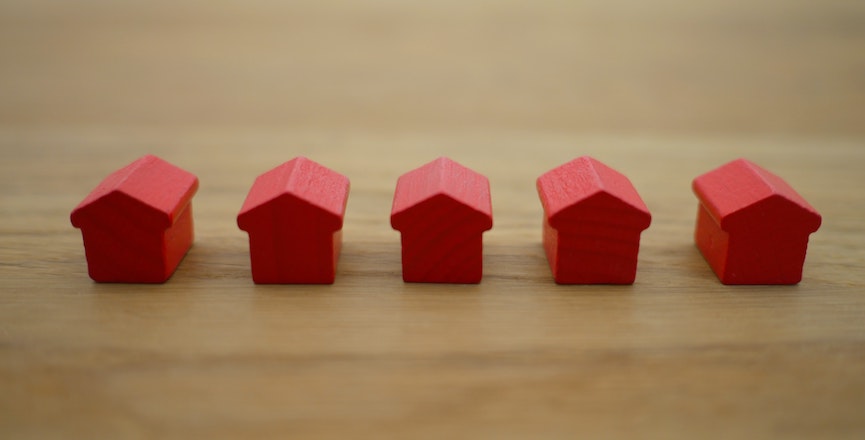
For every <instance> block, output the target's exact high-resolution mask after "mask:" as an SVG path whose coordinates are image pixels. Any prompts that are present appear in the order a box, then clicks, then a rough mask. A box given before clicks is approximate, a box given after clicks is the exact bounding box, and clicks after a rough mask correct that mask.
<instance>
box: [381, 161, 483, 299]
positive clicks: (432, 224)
mask: <svg viewBox="0 0 865 440" xmlns="http://www.w3.org/2000/svg"><path fill="white" fill-rule="evenodd" d="M390 222H391V226H393V228H394V229H396V230H398V231H400V232H401V236H402V274H403V280H404V281H406V282H419V283H479V282H480V281H481V278H482V277H483V232H484V231H487V230H489V229H491V228H492V227H493V215H492V203H491V200H490V183H489V181H488V180H487V178H486V177H484V176H482V175H481V174H478V173H476V172H474V171H472V170H470V169H468V168H466V167H464V166H462V165H460V164H458V163H456V162H454V161H452V160H450V159H448V158H445V157H442V158H439V159H436V160H434V161H432V162H430V163H428V164H426V165H424V166H422V167H420V168H417V169H415V170H412V171H409V172H408V173H406V174H404V175H402V176H400V178H399V179H398V180H397V184H396V191H395V193H394V197H393V208H392V209H391V216H390Z"/></svg>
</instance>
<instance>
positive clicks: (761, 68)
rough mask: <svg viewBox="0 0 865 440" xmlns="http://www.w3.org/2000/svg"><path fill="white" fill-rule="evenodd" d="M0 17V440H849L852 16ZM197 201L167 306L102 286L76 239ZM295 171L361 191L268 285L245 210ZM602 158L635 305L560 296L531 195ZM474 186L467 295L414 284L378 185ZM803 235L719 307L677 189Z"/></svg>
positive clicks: (584, 294)
mask: <svg viewBox="0 0 865 440" xmlns="http://www.w3.org/2000/svg"><path fill="white" fill-rule="evenodd" d="M427 3H430V4H421V3H418V2H402V1H374V2H345V3H335V2H312V1H311V2H277V1H265V0H258V1H251V2H242V3H241V2H237V3H231V2H218V1H217V2H214V1H184V2H175V1H171V2H169V1H149V2H143V1H142V2H103V1H97V0H85V1H79V2H51V1H33V0H31V1H27V2H23V1H4V2H0V220H2V221H0V438H4V439H6V438H8V439H18V438H160V439H161V438H182V439H187V438H261V437H266V438H267V437H269V438H336V437H340V438H407V437H414V438H436V439H438V438H663V439H669V438H684V439H694V438H736V439H739V438H785V439H786V438H820V439H825V438H850V439H861V438H863V437H865V270H863V269H865V267H863V266H865V223H863V220H862V217H863V214H865V193H863V191H862V188H863V187H865V174H863V169H865V145H863V142H865V82H863V78H865V6H863V3H862V2H860V1H826V2H807V1H786V0H785V1H781V0H778V1H757V2H754V1H733V2H720V1H719V2H687V1H680V0H666V1H653V2H636V1H635V2H606V1H582V2H570V1H552V0H550V1H536V2H517V1H504V2H473V1H468V2H467V1H438V2H427ZM145 153H153V154H156V155H159V156H161V157H163V158H165V159H166V160H169V161H170V162H172V163H175V164H176V165H178V166H181V167H183V168H185V169H187V170H189V171H191V172H193V173H195V174H197V175H198V176H199V178H200V180H201V188H200V190H199V193H198V195H197V196H196V197H195V199H194V201H193V204H194V207H195V221H196V235H197V236H196V243H195V245H194V247H193V249H192V250H191V251H190V253H189V254H188V255H187V257H186V259H185V260H184V261H183V262H182V264H181V266H180V269H179V270H178V272H177V273H176V274H175V275H174V277H173V278H172V279H171V280H170V281H169V282H168V283H166V284H164V285H157V286H143V285H115V284H95V283H93V282H91V281H90V280H89V278H87V275H86V263H85V260H84V253H83V248H82V243H81V237H80V234H79V232H78V231H77V230H75V229H73V228H72V226H71V225H70V223H69V217H68V216H69V212H70V211H71V209H72V208H73V207H74V206H75V204H76V203H78V202H79V201H80V200H81V199H82V198H83V197H84V196H85V195H86V194H87V192H88V191H90V190H91V189H92V188H93V187H94V186H95V185H96V183H98V182H99V180H101V179H102V178H103V177H104V176H105V175H107V174H108V173H109V172H111V171H113V170H115V169H117V168H119V167H120V166H122V165H124V164H126V163H128V162H130V161H132V160H134V159H135V158H137V157H139V156H141V155H143V154H145ZM300 154H303V155H307V156H308V157H310V158H313V159H314V160H316V161H318V162H320V163H322V164H325V165H327V166H329V167H331V168H333V169H334V170H336V171H338V172H340V173H343V174H345V175H347V176H348V177H349V178H350V179H351V182H352V189H351V195H350V197H349V203H348V210H347V215H346V220H345V229H344V240H345V242H344V248H343V253H342V258H341V260H340V262H339V267H338V274H337V280H336V283H335V284H334V285H332V286H314V287H310V286H254V285H253V284H252V282H251V279H250V272H249V261H248V248H247V241H246V236H245V234H244V233H243V232H241V231H240V230H239V229H238V228H237V226H236V223H235V216H236V214H237V212H238V210H239V209H240V206H241V203H242V201H243V198H244V197H245V195H246V192H247V190H248V189H249V186H250V185H251V184H252V181H253V179H254V178H255V176H256V175H258V174H260V173H262V172H264V171H266V170H267V169H269V168H272V167H273V166H275V165H277V164H279V163H281V162H283V161H285V160H288V159H290V158H291V157H294V156H296V155H300ZM584 154H590V155H593V156H595V157H596V158H598V159H600V160H602V161H604V162H605V163H607V164H609V165H610V166H612V167H614V168H616V169H618V170H619V171H622V172H623V173H625V174H626V175H628V176H629V177H630V178H631V180H632V181H633V182H634V184H635V186H636V187H637V189H638V190H639V191H640V193H641V195H642V196H643V198H644V199H645V201H646V204H647V205H648V206H649V208H650V209H651V211H652V214H653V223H652V226H651V227H650V228H649V229H648V230H647V231H645V233H644V235H643V241H642V248H641V253H640V262H639V269H638V274H637V282H636V284H634V285H633V286H628V287H611V286H594V287H591V286H557V285H555V284H553V282H552V278H551V276H550V273H549V268H548V267H547V264H546V260H545V259H544V256H543V251H542V248H541V245H540V233H541V229H540V221H541V208H540V203H539V202H538V198H537V194H536V192H535V188H534V181H535V179H536V178H537V176H539V175H540V174H541V173H543V172H545V171H547V170H549V169H550V168H552V167H554V166H556V165H558V164H560V163H562V162H564V161H567V160H570V159H572V158H574V157H576V156H579V155H584ZM441 155H447V156H450V157H452V158H453V159H455V160H458V161H460V162H461V163H463V164H465V165H467V166H469V167H472V168H474V169H475V170H477V171H479V172H481V173H483V174H485V175H486V176H488V177H489V179H490V182H491V185H492V198H493V214H494V227H493V229H492V230H491V231H489V232H488V233H487V234H486V235H485V278H484V280H483V282H482V283H481V284H480V285H472V286H459V285H416V284H404V283H403V282H402V281H401V279H400V272H399V271H400V262H399V234H398V233H397V232H396V231H393V230H392V229H390V227H389V225H388V215H389V211H390V203H391V197H392V194H393V189H394V185H395V182H396V178H397V177H398V176H399V175H400V174H402V173H403V172H405V171H407V170H409V169H411V168H414V167H416V166H418V165H420V164H422V163H424V162H427V161H429V160H431V159H433V158H435V157H437V156H441ZM741 156H744V157H748V158H749V159H751V160H753V161H755V162H757V163H759V164H761V165H762V166H764V167H766V168H768V169H770V170H772V171H774V172H776V173H777V174H779V175H781V176H783V177H784V178H785V179H787V180H788V181H789V182H790V183H791V184H792V185H793V186H794V187H795V188H796V189H797V190H798V191H799V192H800V193H801V194H802V195H803V196H804V197H805V198H806V199H807V200H808V201H809V202H810V203H811V204H813V205H814V206H815V207H816V208H817V209H818V210H819V211H820V212H821V213H822V214H823V218H824V223H823V226H822V228H821V229H820V231H818V232H817V233H816V234H815V235H813V236H812V239H811V244H810V247H809V250H808V258H807V261H806V264H805V270H804V278H803V281H802V283H801V284H800V285H798V286H783V287H777V286H776V287H765V286H754V287H727V286H723V285H721V284H719V283H718V281H717V279H716V278H715V276H714V275H713V274H712V272H711V271H710V269H709V267H708V265H707V264H706V263H705V262H704V261H703V259H702V258H701V257H700V255H699V253H698V252H697V250H696V249H695V247H694V245H693V242H692V233H693V223H694V219H695V215H696V207H697V205H696V203H697V202H696V198H695V197H694V196H693V194H692V193H691V190H690V182H691V179H693V177H695V176H696V175H698V174H700V173H702V172H705V171H707V170H709V169H711V168H714V167H716V166H718V165H720V164H722V163H724V162H725V161H728V160H730V159H733V158H736V157H741Z"/></svg>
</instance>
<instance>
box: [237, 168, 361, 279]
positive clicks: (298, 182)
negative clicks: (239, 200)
mask: <svg viewBox="0 0 865 440" xmlns="http://www.w3.org/2000/svg"><path fill="white" fill-rule="evenodd" d="M349 187H350V185H349V180H348V178H347V177H345V176H343V175H342V174H339V173H337V172H336V171H333V170H330V169H328V168H326V167H324V166H322V165H320V164H318V163H316V162H313V161H312V160H309V159H307V158H305V157H297V158H294V159H292V160H290V161H288V162H286V163H284V164H282V165H280V166H278V167H276V168H274V169H272V170H270V171H268V172H266V173H264V174H262V175H261V176H258V178H256V179H255V183H253V185H252V188H250V190H249V194H248V195H247V196H246V201H244V203H243V207H242V208H241V210H240V213H239V214H238V215H237V225H238V226H239V227H240V229H241V230H243V231H246V232H248V233H249V253H250V259H251V263H252V279H253V281H254V282H255V283H258V284H331V283H333V282H334V280H335V278H336V265H337V261H338V259H339V253H340V248H341V245H342V224H343V219H344V218H345V208H346V204H347V203H348V193H349Z"/></svg>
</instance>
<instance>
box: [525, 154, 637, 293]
mask: <svg viewBox="0 0 865 440" xmlns="http://www.w3.org/2000/svg"><path fill="white" fill-rule="evenodd" d="M537 188H538V195H539V196H540V199H541V204H542V205H543V208H544V222H543V223H544V224H543V240H544V249H545V251H546V254H547V260H548V261H549V263H550V269H551V270H552V273H553V278H554V279H555V280H556V282H557V283H559V284H632V283H633V282H634V279H635V278H636V273H637V254H638V252H639V249H640V233H641V232H642V231H643V230H645V229H646V228H648V227H649V224H650V223H651V221H652V216H651V214H650V213H649V209H648V208H647V207H646V204H645V203H643V199H641V198H640V195H639V194H638V193H637V190H636V189H635V188H634V186H633V185H632V184H631V181H630V180H628V178H627V177H625V176H624V175H623V174H621V173H619V172H618V171H616V170H613V169H612V168H610V167H608V166H606V165H604V164H603V163H601V162H600V161H598V160H596V159H593V158H591V157H587V156H584V157H580V158H577V159H575V160H573V161H571V162H568V163H566V164H564V165H561V166H559V167H557V168H554V169H552V170H550V171H549V172H547V173H545V174H543V175H542V176H541V177H539V178H538V181H537Z"/></svg>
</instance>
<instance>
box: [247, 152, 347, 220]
mask: <svg viewBox="0 0 865 440" xmlns="http://www.w3.org/2000/svg"><path fill="white" fill-rule="evenodd" d="M349 186H350V183H349V180H348V178H347V177H345V176H344V175H342V174H340V173H337V172H336V171H333V170H331V169H329V168H327V167H325V166H323V165H321V164H318V163H316V162H314V161H312V160H310V159H307V158H305V157H296V158H294V159H292V160H290V161H288V162H285V163H284V164H282V165H279V166H277V167H276V168H274V169H272V170H270V171H268V172H266V173H264V174H262V175H260V176H258V178H256V179H255V183H253V185H252V188H251V189H250V190H249V194H248V195H247V197H246V200H245V201H244V202H243V207H242V208H241V210H240V213H239V214H238V216H237V218H238V224H239V226H240V227H241V229H243V228H244V227H245V225H246V222H247V220H248V219H249V218H251V217H254V216H256V215H259V212H261V211H263V210H268V209H270V205H271V204H272V203H274V202H276V201H277V200H279V199H282V198H284V197H291V198H294V199H296V200H298V201H300V202H303V203H305V204H308V205H309V206H310V207H312V208H315V209H318V210H320V211H321V213H322V214H323V215H325V216H327V217H329V218H331V219H332V220H333V221H332V222H331V223H332V225H331V226H333V227H334V228H335V229H339V228H340V227H341V226H342V219H343V216H344V215H345V208H346V203H347V202H348V192H349Z"/></svg>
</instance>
